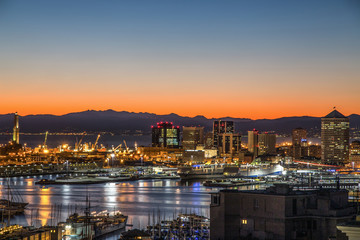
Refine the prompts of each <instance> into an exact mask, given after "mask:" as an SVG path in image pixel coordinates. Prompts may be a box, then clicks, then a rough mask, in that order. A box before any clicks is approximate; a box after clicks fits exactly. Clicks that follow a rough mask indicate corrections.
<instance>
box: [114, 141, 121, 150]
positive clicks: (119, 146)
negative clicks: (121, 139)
mask: <svg viewBox="0 0 360 240" xmlns="http://www.w3.org/2000/svg"><path fill="white" fill-rule="evenodd" d="M121 146H122V143H120V144H119V145H118V146H117V147H116V148H114V149H113V152H115V151H116V150H117V149H118V148H120V150H121Z"/></svg>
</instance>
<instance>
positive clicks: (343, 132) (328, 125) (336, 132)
mask: <svg viewBox="0 0 360 240" xmlns="http://www.w3.org/2000/svg"><path fill="white" fill-rule="evenodd" d="M349 138H350V135H349V118H347V117H345V116H344V115H342V114H341V113H340V112H338V111H337V110H334V111H332V112H331V113H329V114H328V115H326V116H325V117H323V118H321V159H322V161H323V162H324V163H328V164H336V165H343V164H346V163H348V162H349Z"/></svg>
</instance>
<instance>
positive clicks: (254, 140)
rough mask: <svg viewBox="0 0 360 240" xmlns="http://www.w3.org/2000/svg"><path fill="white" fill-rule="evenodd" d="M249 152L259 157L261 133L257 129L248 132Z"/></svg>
mask: <svg viewBox="0 0 360 240" xmlns="http://www.w3.org/2000/svg"><path fill="white" fill-rule="evenodd" d="M248 151H249V152H251V153H252V154H253V155H254V157H257V156H258V155H259V131H258V130H256V129H254V130H252V131H248Z"/></svg>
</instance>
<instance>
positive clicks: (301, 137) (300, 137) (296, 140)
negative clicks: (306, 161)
mask: <svg viewBox="0 0 360 240" xmlns="http://www.w3.org/2000/svg"><path fill="white" fill-rule="evenodd" d="M291 135H292V154H293V158H294V159H300V158H301V157H303V156H304V155H303V154H302V152H303V148H304V145H307V138H306V137H307V131H306V130H305V129H303V128H295V129H293V130H292V134H291Z"/></svg>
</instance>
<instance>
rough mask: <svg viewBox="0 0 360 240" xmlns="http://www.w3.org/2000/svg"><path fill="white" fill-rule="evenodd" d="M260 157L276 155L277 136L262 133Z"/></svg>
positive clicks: (259, 142)
mask: <svg viewBox="0 0 360 240" xmlns="http://www.w3.org/2000/svg"><path fill="white" fill-rule="evenodd" d="M258 146H259V155H275V154H276V134H272V133H261V134H259V135H258Z"/></svg>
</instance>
